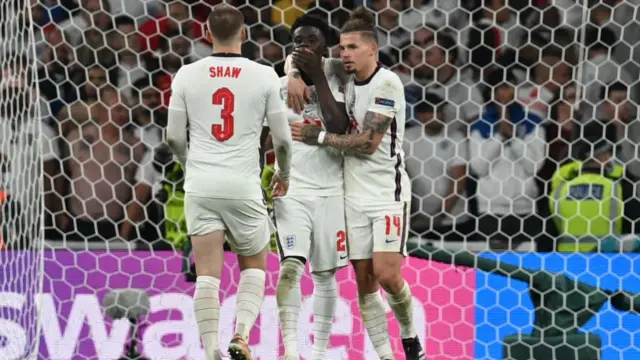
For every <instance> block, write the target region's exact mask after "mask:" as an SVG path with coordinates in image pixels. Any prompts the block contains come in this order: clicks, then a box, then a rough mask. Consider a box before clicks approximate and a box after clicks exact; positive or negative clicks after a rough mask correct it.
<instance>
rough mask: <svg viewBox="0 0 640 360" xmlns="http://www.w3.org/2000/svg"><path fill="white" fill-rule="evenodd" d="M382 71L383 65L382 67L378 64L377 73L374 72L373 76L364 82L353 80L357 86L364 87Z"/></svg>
mask: <svg viewBox="0 0 640 360" xmlns="http://www.w3.org/2000/svg"><path fill="white" fill-rule="evenodd" d="M380 69H382V65H380V63H378V66H376V71H374V72H373V74H371V76H369V77H368V78H366V79H364V80H355V79H354V80H353V83H354V84H355V85H356V86H363V85H367V84H368V83H370V82H371V79H373V77H374V76H376V74H377V73H378V71H380Z"/></svg>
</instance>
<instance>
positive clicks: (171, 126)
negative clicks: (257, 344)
mask: <svg viewBox="0 0 640 360" xmlns="http://www.w3.org/2000/svg"><path fill="white" fill-rule="evenodd" d="M208 23H209V29H208V30H209V31H208V32H207V36H208V37H209V40H210V41H211V42H212V44H213V54H212V55H211V56H209V57H207V58H205V59H202V60H199V61H197V62H195V63H192V64H189V65H185V66H183V67H182V68H180V70H179V71H178V73H177V74H176V75H175V77H174V79H173V82H172V86H171V90H172V94H171V101H170V105H169V123H168V126H167V141H168V143H169V146H170V147H171V148H172V150H173V152H174V154H175V155H176V156H177V157H178V159H179V161H180V162H181V163H182V164H183V165H184V166H185V185H184V189H185V192H186V195H185V217H186V221H187V229H188V232H189V235H190V236H191V242H192V244H193V251H194V255H195V262H196V272H197V274H198V277H197V280H196V289H195V293H194V310H195V317H196V320H197V322H198V330H199V332H200V336H201V338H202V342H203V344H204V349H205V354H206V360H214V359H220V354H219V345H218V327H219V319H220V298H219V289H220V277H221V275H222V267H223V265H224V250H223V244H224V241H225V237H226V239H227V240H228V241H229V244H230V247H231V248H232V250H233V251H234V252H235V253H236V254H237V255H238V266H239V268H240V271H241V272H240V281H239V282H238V290H237V304H236V326H235V331H236V333H235V335H234V337H233V339H232V340H231V344H230V345H229V355H230V356H231V358H232V359H234V360H250V359H252V355H251V352H250V349H249V345H248V337H249V332H250V331H251V328H252V327H253V325H254V324H255V322H256V318H257V316H258V314H259V313H260V307H261V305H262V301H263V299H264V292H265V269H266V263H267V253H268V244H269V239H270V235H271V233H272V232H273V230H274V228H273V224H272V223H271V220H270V218H269V216H268V215H267V208H266V204H265V202H264V199H263V194H262V189H261V186H260V185H261V184H260V163H259V157H258V150H259V147H260V134H261V131H262V124H263V121H264V119H265V118H266V120H267V123H268V125H269V128H270V130H271V136H272V140H273V144H274V149H275V152H276V158H277V161H278V164H279V170H278V172H277V173H276V174H275V175H274V182H273V196H274V197H278V196H284V195H285V194H286V193H287V190H288V187H289V182H288V178H289V169H290V163H291V147H292V140H291V132H290V130H289V126H288V123H287V117H286V113H285V112H286V108H285V107H284V105H283V103H282V101H281V99H280V79H279V78H278V75H277V74H276V72H275V71H274V70H273V69H272V68H270V67H267V66H264V65H260V64H258V63H256V62H253V61H251V60H248V59H246V58H243V57H242V55H241V53H240V49H241V46H242V41H243V40H244V39H245V38H246V32H245V29H244V28H243V23H244V18H243V16H242V13H241V12H240V11H239V10H238V9H236V8H234V7H232V6H230V5H226V4H221V5H217V6H215V7H214V8H213V10H212V11H211V15H210V16H209V20H208ZM187 139H189V142H188V144H187Z"/></svg>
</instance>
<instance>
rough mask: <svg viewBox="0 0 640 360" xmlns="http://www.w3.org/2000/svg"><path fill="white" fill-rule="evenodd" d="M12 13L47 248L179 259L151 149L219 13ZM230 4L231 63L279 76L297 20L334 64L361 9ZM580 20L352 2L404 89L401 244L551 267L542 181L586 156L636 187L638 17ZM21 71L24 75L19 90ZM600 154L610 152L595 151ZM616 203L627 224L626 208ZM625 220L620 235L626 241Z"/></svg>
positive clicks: (118, 9)
mask: <svg viewBox="0 0 640 360" xmlns="http://www.w3.org/2000/svg"><path fill="white" fill-rule="evenodd" d="M23 1H26V2H29V0H23ZM23 1H10V2H7V3H5V4H3V5H0V8H2V12H3V13H5V12H6V13H7V14H14V15H15V16H14V17H13V18H12V20H11V21H8V20H7V18H8V17H7V16H6V15H4V16H3V20H2V21H3V23H2V24H1V25H0V44H1V45H0V50H1V51H0V56H1V59H2V60H1V61H0V63H1V64H2V66H3V69H2V78H1V83H0V85H1V86H0V87H2V88H3V91H7V90H6V89H7V88H11V87H12V88H14V89H15V88H16V87H22V88H23V89H24V88H26V87H29V86H30V85H29V82H28V81H24V79H22V80H21V77H20V76H17V75H16V74H29V75H28V76H34V77H35V78H36V79H37V83H36V82H34V84H36V85H37V88H38V90H39V93H40V101H41V105H40V112H41V114H42V126H43V136H44V137H45V141H44V142H43V144H44V146H43V148H44V151H45V153H44V155H43V161H44V166H43V168H42V169H43V171H44V189H45V195H44V199H45V202H44V206H45V209H46V214H47V216H46V230H47V231H46V237H47V239H66V240H68V241H89V242H94V241H105V240H106V241H111V240H114V239H121V240H128V241H138V242H140V243H144V244H153V246H155V247H156V248H162V247H166V246H170V243H171V242H180V240H179V239H180V238H184V237H185V235H184V231H185V230H184V222H183V221H182V220H181V200H180V199H181V196H182V195H183V193H182V190H181V185H180V182H181V177H182V171H181V169H180V168H179V165H178V164H177V163H175V162H173V161H172V156H171V154H170V153H169V152H168V150H167V148H166V147H165V146H164V145H163V141H162V132H163V128H164V126H165V124H166V114H167V108H166V107H167V104H168V99H169V96H170V86H171V79H172V75H173V74H175V73H176V71H177V70H178V69H179V68H180V66H181V65H182V64H187V63H191V62H193V61H196V60H198V59H200V58H202V57H205V56H208V55H209V54H210V53H211V46H210V44H209V43H207V41H206V40H205V37H204V33H205V27H204V23H205V20H206V18H207V15H208V13H209V11H210V6H211V5H214V4H216V3H217V2H219V1H217V0H202V1H194V0H77V1H75V0H62V1H51V0H37V1H36V0H32V1H30V2H31V5H32V11H31V13H30V16H31V18H29V14H28V13H27V12H25V11H21V7H20V6H21V5H20V4H21V3H22V2H23ZM230 3H232V4H234V5H236V6H238V7H239V8H240V9H241V10H242V12H243V13H244V16H245V19H246V25H247V27H248V30H249V31H248V41H246V42H245V45H244V49H243V51H244V55H245V56H246V57H248V58H251V59H255V60H257V61H259V62H263V63H265V64H270V65H273V66H274V67H275V69H276V70H277V72H278V73H279V74H280V75H285V74H284V63H285V62H284V60H285V57H286V54H288V53H289V52H290V50H291V49H290V43H291V38H290V34H289V30H288V29H289V26H290V25H291V24H292V23H293V21H294V20H295V19H296V17H298V16H300V15H301V14H303V13H305V12H310V13H314V14H317V15H318V16H320V17H323V18H325V19H327V20H328V21H329V22H330V24H331V25H332V26H333V27H334V30H335V31H334V35H333V38H332V39H331V45H332V51H331V53H332V54H331V55H332V56H334V57H338V56H339V48H338V46H336V45H337V43H338V40H339V36H338V34H339V29H340V27H341V25H342V24H343V23H344V22H345V21H346V19H347V17H348V13H349V10H350V9H353V8H354V7H355V6H357V5H360V2H359V1H358V0H343V1H338V0H325V1H318V2H316V1H310V0H299V1H292V0H279V1H273V2H271V1H267V0H252V1H247V2H245V1H240V0H232V1H230ZM579 3H583V2H582V1H580V2H579ZM586 3H588V4H587V6H588V9H587V10H588V11H586V12H584V11H583V8H582V6H580V5H579V4H576V2H575V1H573V0H557V1H549V0H388V1H387V0H369V1H367V2H366V5H367V6H369V7H370V9H371V11H374V12H375V13H376V14H377V20H378V41H379V46H380V55H379V61H380V62H381V63H382V64H383V65H384V66H387V67H388V68H390V69H392V70H393V71H394V72H396V73H397V74H398V75H399V77H400V78H401V79H402V81H403V82H404V83H405V92H406V98H407V103H408V104H409V106H408V109H407V112H408V115H409V116H408V118H409V119H411V121H410V123H409V124H408V128H407V131H406V139H405V144H404V145H405V154H406V162H407V171H408V172H409V175H410V176H411V178H412V181H413V193H414V198H413V202H412V213H413V216H412V220H411V230H412V234H413V235H415V236H420V237H422V238H424V239H434V240H438V239H445V240H447V241H462V240H465V239H467V240H469V241H489V242H490V243H491V245H492V247H494V248H498V249H506V248H508V247H515V246H517V244H518V243H521V242H524V241H531V240H532V239H533V240H535V241H536V243H537V245H538V250H541V251H551V250H553V249H554V248H555V241H554V240H555V239H556V238H557V237H558V236H559V235H561V234H560V233H561V232H563V231H562V230H561V229H560V231H558V230H559V229H557V226H556V223H555V222H554V221H553V216H551V215H552V214H551V211H550V207H549V197H552V196H553V194H552V188H553V186H552V183H553V182H552V178H553V176H554V173H557V170H558V169H559V168H560V166H561V165H564V164H567V163H571V162H572V161H574V160H585V159H587V158H588V157H589V156H590V155H589V154H591V152H592V151H591V147H590V146H584V145H593V148H596V147H597V148H598V149H599V150H598V151H600V150H602V149H604V150H605V151H608V152H610V153H611V156H613V157H614V158H615V160H617V161H616V163H617V164H622V165H623V166H624V168H623V173H622V175H620V178H621V179H625V180H626V181H628V183H630V184H631V185H635V183H637V181H638V180H637V179H639V178H640V162H639V161H638V151H637V144H638V142H639V140H640V125H638V122H637V121H636V106H635V103H636V102H637V101H638V95H637V86H636V85H635V81H634V79H637V78H638V77H639V75H640V66H639V65H640V51H637V50H640V47H639V46H638V45H636V42H637V38H638V35H637V30H638V29H639V28H640V26H638V22H637V19H636V18H635V16H636V11H635V10H637V3H638V1H635V0H634V1H628V0H627V1H624V2H622V1H615V0H589V1H587V2H586ZM294 4H295V6H294ZM14 6H15V8H14ZM585 14H586V16H585ZM29 23H31V24H32V26H31V29H33V30H34V32H35V40H36V49H35V54H34V53H33V51H30V49H29V47H28V46H26V44H27V43H28V39H29V37H28V35H26V34H24V36H17V35H16V32H17V30H16V29H20V28H22V29H29V26H24V24H29ZM20 24H22V26H20ZM34 55H35V57H36V59H35V60H36V61H37V64H38V65H37V73H36V74H30V73H29V71H27V70H28V69H29V68H30V64H31V60H32V58H33V56H34ZM636 59H638V61H634V60H636ZM24 78H26V79H28V77H24ZM580 85H584V86H580ZM31 90H35V89H31ZM23 92H24V93H28V91H23ZM14 98H16V97H12V98H11V99H10V100H6V99H7V97H5V100H3V106H2V107H1V108H0V117H3V118H10V117H11V114H10V112H11V110H9V109H18V108H21V107H20V104H22V105H23V107H24V103H18V104H17V105H16V104H13V103H12V104H9V103H10V102H12V101H27V100H24V99H14ZM580 99H584V100H583V101H579V100H580ZM503 106H504V107H505V109H506V110H504V112H503V111H502V109H503ZM503 114H504V116H503ZM14 115H15V114H14ZM14 118H15V116H14ZM21 123H22V124H24V123H27V122H26V121H23V122H20V121H17V122H14V124H7V122H4V123H0V129H2V130H0V156H1V157H0V164H2V165H4V168H3V169H2V172H3V173H5V175H4V177H2V176H0V189H4V190H5V192H6V193H7V194H8V195H9V197H11V198H12V201H11V205H7V203H9V202H8V201H5V206H4V209H5V212H6V213H13V214H20V213H21V212H24V209H22V210H20V209H18V208H19V207H20V204H21V203H22V204H27V203H29V200H28V199H29V196H30V195H29V194H32V191H35V190H33V189H27V187H29V184H32V183H33V182H32V181H31V182H30V181H28V177H27V176H29V174H24V173H20V170H19V169H17V168H16V166H19V164H20V162H19V161H18V160H15V159H16V158H17V157H19V156H22V157H23V158H24V157H28V156H29V155H28V154H24V152H20V151H16V149H18V148H17V147H15V148H13V151H11V149H12V148H11V146H15V145H11V144H10V143H11V138H12V136H14V137H15V134H16V133H19V132H20V131H24V129H20V128H19V127H20V124H21ZM588 124H591V125H594V124H598V125H599V126H600V127H599V128H598V129H600V128H602V129H604V130H605V131H604V132H603V131H598V129H596V127H594V126H589V125H588ZM421 125H422V126H421ZM601 125H603V126H601ZM594 129H595V130H594ZM610 129H613V130H610ZM12 134H13V135H12ZM605 134H606V136H605ZM603 138H604V139H605V140H606V141H605V142H608V143H610V144H612V145H615V146H611V148H607V147H602V146H601V142H602V140H603ZM573 145H575V146H573ZM11 154H14V155H11ZM18 154H19V155H18ZM9 157H12V159H13V162H11V161H9V160H7V159H8V158H9ZM265 158H266V164H269V162H270V161H273V159H272V158H271V157H270V156H269V155H268V154H267V155H266V156H265ZM3 159H5V160H3ZM23 161H25V162H26V161H28V160H23ZM25 162H23V164H24V163H25ZM16 164H18V165H16ZM9 167H12V168H9ZM11 173H13V174H12V176H9V175H7V174H11ZM17 173H20V175H16V174H17ZM25 179H26V180H25ZM20 187H22V188H20ZM32 187H33V186H32ZM635 188H636V189H637V188H638V187H635ZM632 191H633V190H632ZM31 196H32V195H31ZM630 197H631V198H634V199H637V196H630ZM0 199H1V197H0ZM625 200H630V199H625ZM631 202H632V201H627V202H626V203H625V207H628V208H629V209H632V208H634V207H633V206H635V205H633V204H631ZM22 208H24V205H23V206H22ZM635 209H637V208H635ZM624 213H625V215H627V214H631V215H633V211H631V210H627V209H625V211H624ZM637 213H638V212H636V215H635V218H637V217H638V215H637ZM631 215H629V216H625V217H624V218H625V220H631V221H630V223H631V224H630V225H633V220H634V218H633V216H631ZM624 230H625V232H634V229H633V227H632V226H625V227H624ZM167 239H168V240H169V241H168V242H167Z"/></svg>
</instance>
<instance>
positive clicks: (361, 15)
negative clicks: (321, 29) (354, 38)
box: [340, 6, 378, 43]
mask: <svg viewBox="0 0 640 360" xmlns="http://www.w3.org/2000/svg"><path fill="white" fill-rule="evenodd" d="M354 32H359V33H361V34H362V36H363V37H366V38H367V39H368V40H370V41H374V42H376V43H377V42H378V35H377V32H376V18H375V16H374V15H373V13H372V12H371V11H369V10H367V8H365V7H364V6H359V7H358V8H356V9H355V10H353V12H351V16H349V20H347V22H346V23H345V24H344V26H343V27H342V30H341V31H340V33H341V34H349V33H354Z"/></svg>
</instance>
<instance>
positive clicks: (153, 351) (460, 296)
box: [0, 251, 476, 360]
mask: <svg viewBox="0 0 640 360" xmlns="http://www.w3.org/2000/svg"><path fill="white" fill-rule="evenodd" d="M23 255H24V254H22V255H21V256H23ZM4 256H11V252H5V253H4V255H0V257H4ZM181 260H182V258H181V256H180V255H179V254H174V253H171V252H155V253H151V252H144V251H136V252H118V251H116V252H89V251H81V252H71V251H51V252H47V253H46V254H45V281H44V293H43V294H41V295H33V296H28V295H27V296H23V301H22V302H21V303H20V302H16V301H13V302H12V306H13V308H14V309H12V313H11V314H14V315H13V318H14V319H17V320H16V323H17V325H18V326H17V327H16V326H13V327H12V329H14V330H13V331H19V328H20V326H22V328H23V330H24V334H19V335H24V337H26V338H30V337H35V336H36V335H35V333H33V331H30V330H29V329H31V328H33V327H30V326H28V324H27V323H28V322H30V321H32V320H33V314H31V315H29V309H33V308H38V309H39V311H40V314H41V315H42V319H43V323H42V329H41V334H40V342H39V353H40V355H41V357H42V358H46V359H51V360H63V359H101V360H113V359H117V358H118V357H119V356H120V355H121V354H122V351H123V348H124V345H125V344H126V342H127V334H128V324H127V322H126V321H115V322H112V321H110V320H109V319H107V318H106V317H105V315H104V311H103V309H102V306H101V302H102V298H103V297H104V296H105V294H106V293H107V291H108V290H110V289H121V288H136V289H143V290H146V291H147V292H148V293H149V295H150V299H151V312H150V314H149V315H148V316H147V317H146V318H145V319H143V322H142V325H141V338H142V341H141V350H142V351H143V353H144V356H145V357H147V358H149V359H150V360H156V359H158V360H159V359H163V360H171V359H175V360H183V359H189V360H200V359H204V356H203V352H202V349H201V345H200V341H199V338H198V332H197V328H196V323H195V320H194V318H193V312H192V310H193V302H192V300H191V296H192V294H193V283H188V282H186V281H185V279H184V276H183V275H182V274H181V273H180V270H181V265H182V264H181ZM403 269H404V270H403V274H404V276H405V279H407V281H408V282H409V284H410V285H411V288H412V291H413V296H414V309H415V310H414V316H415V321H416V324H417V328H418V333H419V336H420V337H421V338H422V339H423V344H425V345H426V352H427V357H428V358H429V359H435V360H445V359H447V360H449V359H456V360H468V359H473V358H474V335H475V334H474V328H475V325H474V323H475V321H474V320H475V319H474V316H475V313H474V311H475V305H474V293H475V287H476V272H475V271H473V270H472V269H465V268H460V267H452V266H447V265H442V264H438V263H430V262H427V261H424V260H419V259H413V258H411V259H407V260H406V262H405V264H404V267H403ZM225 270H226V271H225V275H224V276H223V279H222V292H221V297H222V302H221V304H222V305H221V306H222V313H221V321H220V327H221V343H222V344H226V343H227V342H228V341H229V340H230V338H231V336H232V332H233V322H234V311H235V293H236V287H237V282H238V277H239V271H238V268H237V266H236V259H235V256H234V255H232V254H228V255H227V256H226V261H225ZM12 274H13V275H12V276H14V277H15V276H16V273H15V272H13V273H12ZM277 274H278V258H277V256H276V255H275V254H271V255H270V258H269V264H268V277H267V296H266V298H265V301H264V305H263V307H262V311H261V314H260V317H259V319H258V323H257V325H256V327H255V328H254V329H253V331H252V333H251V337H250V343H251V346H252V349H253V353H254V354H255V357H256V359H257V360H276V359H277V358H278V356H279V355H280V354H281V352H282V346H281V337H280V332H279V329H278V313H277V306H276V299H275V287H276V282H277V276H278V275H277ZM5 275H6V273H5ZM3 277H4V276H3ZM3 277H0V280H2V278H3ZM338 281H339V290H340V299H339V303H338V310H337V313H336V320H335V322H334V326H333V333H332V337H331V341H330V350H329V353H328V355H327V359H331V360H341V359H358V360H359V359H364V360H370V359H371V360H372V359H377V357H376V355H375V352H374V350H373V347H372V346H371V344H370V342H369V340H368V339H367V337H366V333H365V330H364V327H363V325H362V322H361V320H360V314H359V310H358V306H357V293H356V284H355V281H354V275H353V272H352V270H351V269H350V268H345V269H343V270H341V271H340V272H339V273H338ZM16 283H19V282H16ZM0 289H2V291H3V292H0V295H2V296H0V299H2V298H3V297H4V298H9V297H10V296H9V297H7V296H8V295H12V294H10V293H11V291H12V290H11V289H7V288H0ZM13 291H14V292H15V293H16V294H17V293H18V292H19V289H14V290H13ZM302 291H303V295H304V296H305V301H304V305H303V310H302V316H301V318H300V323H299V334H298V335H299V338H300V339H301V344H300V345H301V346H300V353H301V355H302V356H303V358H305V359H308V358H309V355H310V354H311V346H312V342H313V337H312V330H311V329H312V317H311V305H312V301H311V297H310V295H311V294H312V293H313V284H312V281H311V278H310V276H309V275H308V274H306V275H305V276H304V278H303V280H302ZM7 294H8V295H7ZM13 295H15V294H13ZM13 298H14V300H15V299H17V298H18V297H16V296H13ZM36 304H37V305H36ZM3 307H4V308H6V304H2V303H0V311H2V309H3ZM19 311H22V312H23V313H22V316H15V313H16V312H19ZM388 316H389V328H390V334H391V337H392V338H393V339H394V341H393V346H394V349H395V350H396V351H397V353H398V356H397V359H404V357H403V355H402V350H401V344H400V341H399V339H398V338H399V330H398V326H397V323H396V321H395V320H394V319H393V316H392V314H391V313H390V312H389V314H388ZM15 329H18V330H15ZM1 332H2V331H1V330H0V337H2V335H5V336H7V335H15V334H2V333H1ZM7 349H9V350H7ZM11 349H13V350H11ZM3 351H4V352H3ZM29 352H30V351H29V350H28V348H27V349H22V350H21V349H20V348H19V347H18V348H16V347H15V346H14V347H11V346H9V345H5V347H4V348H2V346H1V345H0V354H3V359H7V360H11V359H24V358H26V357H27V356H28V355H29V354H28V353H29Z"/></svg>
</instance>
